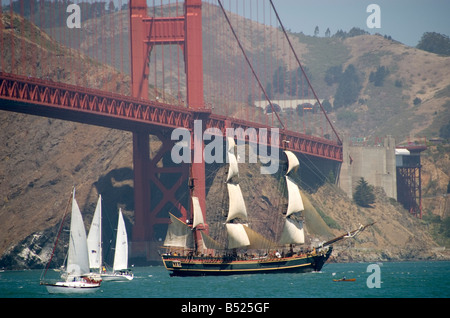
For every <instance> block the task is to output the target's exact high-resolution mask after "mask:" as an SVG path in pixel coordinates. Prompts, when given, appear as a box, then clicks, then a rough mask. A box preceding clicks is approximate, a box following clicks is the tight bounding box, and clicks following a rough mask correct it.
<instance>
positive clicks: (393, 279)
mask: <svg viewBox="0 0 450 318" xmlns="http://www.w3.org/2000/svg"><path fill="white" fill-rule="evenodd" d="M370 265H372V266H375V267H377V269H378V271H377V272H376V271H373V270H370V267H369V266H370ZM368 268H369V271H368ZM133 272H134V279H133V280H132V281H126V282H103V283H102V287H101V288H100V290H98V291H97V292H96V293H94V294H90V295H83V296H74V295H70V296H67V295H50V294H48V293H47V290H46V288H45V287H44V286H40V285H39V278H40V276H41V273H42V271H40V270H25V271H4V272H0V298H3V300H5V299H6V298H73V297H78V298H80V297H81V298H164V299H166V298H181V299H190V300H192V299H196V298H208V299H211V298H226V299H232V298H240V299H242V298H252V299H253V298H264V299H266V300H267V299H271V298H274V299H275V298H291V299H292V298H450V262H448V261H442V262H387V263H376V264H370V263H340V264H334V263H333V264H325V266H324V267H323V269H322V271H321V272H313V273H305V274H288V273H286V274H259V275H241V276H239V275H236V276H224V277H208V276H206V277H170V276H169V273H168V271H166V269H165V268H164V267H163V266H151V267H135V268H134V269H133ZM53 275H56V273H54V274H53ZM371 275H372V276H371ZM373 275H378V276H376V277H375V276H373ZM344 276H345V277H346V278H355V279H356V281H354V282H334V281H333V279H338V278H342V277H344ZM378 278H379V280H377V279H378ZM377 281H379V282H380V283H379V285H378V286H376V285H377V284H375V283H376V282H377ZM370 287H372V288H370ZM377 287H378V288H377Z"/></svg>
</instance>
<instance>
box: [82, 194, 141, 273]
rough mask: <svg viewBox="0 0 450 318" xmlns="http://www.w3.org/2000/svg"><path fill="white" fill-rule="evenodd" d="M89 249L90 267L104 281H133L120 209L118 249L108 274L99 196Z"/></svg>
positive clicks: (89, 238) (90, 233)
mask: <svg viewBox="0 0 450 318" xmlns="http://www.w3.org/2000/svg"><path fill="white" fill-rule="evenodd" d="M87 244H88V249H89V267H90V268H91V270H94V271H98V274H99V275H100V276H101V278H102V280H104V281H111V280H132V279H133V274H132V273H131V272H130V271H128V238H127V232H126V228H125V222H124V220H123V215H122V210H121V209H119V221H118V225H117V238H116V248H115V254H114V264H113V272H111V273H108V272H107V271H106V267H105V265H104V264H103V256H102V197H101V195H99V196H98V201H97V206H96V207H95V212H94V217H93V218H92V222H91V227H90V229H89V234H88V238H87Z"/></svg>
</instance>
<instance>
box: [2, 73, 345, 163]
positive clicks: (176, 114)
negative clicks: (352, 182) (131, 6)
mask: <svg viewBox="0 0 450 318" xmlns="http://www.w3.org/2000/svg"><path fill="white" fill-rule="evenodd" d="M0 109H2V110H7V111H14V112H19V113H26V114H32V115H37V116H44V117H50V118H58V119H63V120H69V121H76V122H82V123H87V124H92V125H98V126H104V127H109V128H116V129H123V130H127V131H135V130H136V129H138V128H139V127H141V128H145V127H150V128H156V127H166V128H186V129H189V130H192V129H193V122H194V119H202V120H205V126H204V127H205V129H206V128H218V129H219V130H220V131H221V132H222V133H223V135H225V131H226V128H234V129H235V131H241V132H248V131H249V128H254V129H256V130H261V129H264V128H265V129H266V131H267V134H268V136H267V139H265V140H270V134H271V132H272V130H271V129H270V128H271V127H268V126H266V125H264V124H260V123H254V122H249V121H245V120H240V119H236V118H231V117H226V116H222V115H217V114H213V113H211V110H209V109H203V110H198V109H197V110H193V109H188V108H184V107H181V106H174V105H169V104H163V103H158V102H155V101H149V100H144V99H138V98H134V97H130V96H124V95H120V94H114V93H110V92H104V91H101V90H97V89H90V88H85V87H79V86H74V85H69V84H62V83H57V82H53V81H48V80H42V79H37V78H32V77H26V76H20V75H13V74H8V73H1V72H0ZM238 128H241V129H240V130H239V129H238ZM237 138H247V139H248V138H252V137H251V136H248V135H247V136H244V135H243V136H237ZM279 138H280V140H279V141H278V144H279V145H280V147H285V148H286V149H288V150H291V151H294V152H298V153H303V154H307V155H311V156H315V157H320V158H325V159H329V160H333V161H339V162H342V145H341V144H339V143H338V142H336V141H333V140H328V139H325V138H318V137H314V136H310V135H305V134H301V133H298V132H293V131H289V130H285V129H279ZM281 141H283V142H281ZM286 141H287V142H286ZM258 142H259V140H258Z"/></svg>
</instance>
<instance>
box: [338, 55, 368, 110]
mask: <svg viewBox="0 0 450 318" xmlns="http://www.w3.org/2000/svg"><path fill="white" fill-rule="evenodd" d="M361 88H362V85H361V83H360V79H359V76H358V72H357V71H356V68H355V67H354V66H353V64H350V65H349V66H347V68H346V69H345V72H344V73H343V74H342V76H341V77H340V78H339V85H338V87H337V89H336V95H335V96H334V108H339V107H342V106H349V105H351V104H353V103H355V102H356V101H357V100H358V96H359V92H360V91H361Z"/></svg>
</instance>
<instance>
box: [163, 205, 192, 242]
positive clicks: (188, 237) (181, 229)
mask: <svg viewBox="0 0 450 318" xmlns="http://www.w3.org/2000/svg"><path fill="white" fill-rule="evenodd" d="M169 216H170V220H171V223H170V224H169V227H168V228H167V235H166V239H165V240H164V246H171V247H184V248H193V247H194V235H193V233H192V230H191V229H190V228H189V227H188V226H187V225H186V223H184V222H183V221H181V220H180V219H179V218H177V217H176V216H174V215H173V214H172V213H169Z"/></svg>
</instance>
